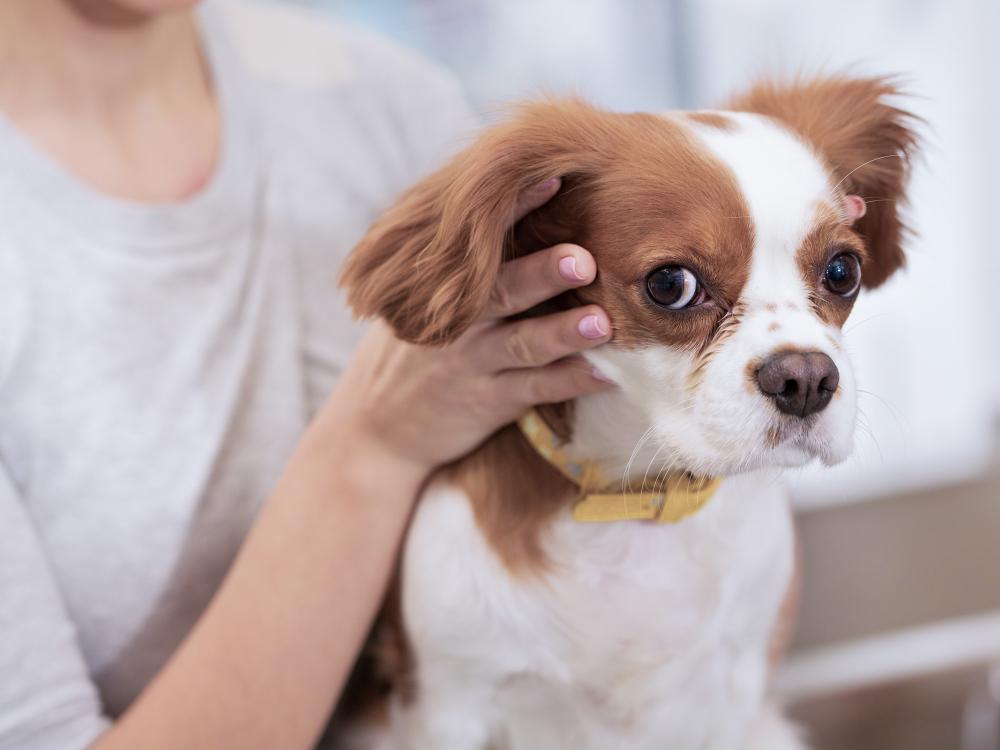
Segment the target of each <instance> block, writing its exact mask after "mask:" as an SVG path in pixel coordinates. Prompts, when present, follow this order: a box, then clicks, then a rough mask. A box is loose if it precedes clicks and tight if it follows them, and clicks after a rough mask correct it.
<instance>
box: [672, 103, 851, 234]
mask: <svg viewBox="0 0 1000 750" xmlns="http://www.w3.org/2000/svg"><path fill="white" fill-rule="evenodd" d="M684 119H685V120H687V121H688V122H689V123H690V124H691V127H692V128H693V129H694V131H695V133H696V136H697V138H698V140H699V141H700V143H701V144H702V145H703V146H704V147H705V148H707V149H708V150H709V151H710V152H711V154H712V155H713V156H714V157H715V158H716V159H718V160H719V161H720V162H722V163H723V164H724V165H725V166H726V167H727V168H728V169H729V171H730V172H731V173H732V175H733V177H734V178H735V180H736V182H737V184H738V185H739V187H740V190H741V192H742V193H743V200H744V201H745V202H746V204H747V207H748V208H749V210H750V214H751V219H752V221H753V224H754V231H755V234H756V239H757V242H756V245H757V247H758V248H762V249H771V250H774V249H777V248H782V249H785V250H787V251H788V252H790V253H794V252H795V250H796V248H797V247H798V245H799V243H800V242H801V240H802V239H803V238H804V237H805V236H806V235H807V234H808V232H809V231H810V229H811V228H812V226H813V225H814V223H815V221H816V217H817V214H818V213H819V212H821V211H824V210H833V192H834V186H833V185H832V184H831V175H830V173H829V172H828V171H827V169H826V168H825V167H824V166H823V164H822V162H821V161H820V159H819V158H818V157H817V156H816V155H815V154H814V153H813V152H812V151H811V150H810V149H809V147H808V146H807V145H806V144H805V143H804V142H803V141H801V140H800V139H799V138H797V137H796V136H795V135H794V134H792V133H791V132H789V131H788V130H786V129H784V128H783V127H781V126H780V125H779V124H778V123H776V122H774V121H773V120H771V119H769V118H767V117H762V116H760V115H754V114H750V113H745V112H724V113H723V112H718V113H716V112H703V113H691V114H688V115H686V116H684Z"/></svg>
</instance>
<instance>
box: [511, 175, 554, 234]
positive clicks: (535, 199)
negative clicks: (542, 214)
mask: <svg viewBox="0 0 1000 750" xmlns="http://www.w3.org/2000/svg"><path fill="white" fill-rule="evenodd" d="M561 186H562V180H560V179H559V178H558V177H552V178H550V179H548V180H545V182H539V183H538V184H537V185H534V186H533V187H530V188H528V189H527V190H525V191H524V192H523V193H521V195H519V196H518V199H517V204H516V205H515V206H514V217H513V220H512V221H511V223H512V224H516V223H517V222H519V221H520V220H521V219H523V218H524V217H525V216H527V215H528V214H530V213H531V212H532V211H534V210H535V209H536V208H540V207H541V206H544V205H545V204H546V203H548V202H549V199H550V198H552V196H553V195H555V194H556V193H558V192H559V188H560V187H561Z"/></svg>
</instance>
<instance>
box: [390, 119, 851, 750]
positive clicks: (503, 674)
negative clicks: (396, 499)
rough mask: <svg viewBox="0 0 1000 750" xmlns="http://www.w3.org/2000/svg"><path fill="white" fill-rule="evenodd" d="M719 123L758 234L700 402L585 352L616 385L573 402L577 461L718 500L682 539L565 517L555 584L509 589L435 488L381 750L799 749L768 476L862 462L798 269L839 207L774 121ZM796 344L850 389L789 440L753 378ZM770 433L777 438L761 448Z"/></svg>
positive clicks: (677, 368) (785, 562) (467, 511)
mask: <svg viewBox="0 0 1000 750" xmlns="http://www.w3.org/2000/svg"><path fill="white" fill-rule="evenodd" d="M726 116H727V117H736V119H737V122H738V127H736V128H734V129H729V130H719V129H714V128H711V127H700V126H695V125H689V126H688V127H690V128H691V129H692V133H693V134H695V135H696V137H698V138H700V139H701V140H702V142H703V144H704V145H705V147H706V148H707V149H709V150H710V151H711V152H712V153H713V154H714V155H715V156H716V157H717V158H718V159H719V160H720V161H721V162H723V163H724V164H726V165H727V166H728V167H729V168H730V169H731V170H732V172H733V174H734V176H735V178H736V180H737V183H738V184H739V186H740V188H741V190H742V191H743V193H744V197H745V200H746V203H747V206H748V207H749V210H750V213H751V215H752V219H753V222H754V226H755V232H756V245H755V247H754V250H753V258H752V263H751V268H750V275H749V278H748V281H747V284H746V286H745V288H744V291H743V294H742V297H741V299H740V300H739V308H740V309H741V310H742V313H741V314H742V322H741V323H740V325H739V327H738V329H737V330H736V332H735V333H734V334H733V336H732V337H730V338H729V339H728V340H727V341H726V342H725V343H724V344H723V345H722V346H721V348H720V349H719V351H718V352H717V353H716V355H715V356H714V358H713V359H712V361H711V363H710V364H709V366H708V367H707V369H706V370H705V372H704V374H703V377H702V379H701V380H700V381H698V382H697V384H696V385H695V386H692V384H691V375H692V371H693V369H694V367H695V364H696V360H695V357H694V356H693V355H691V354H687V353H682V352H678V351H674V350H671V349H668V348H666V347H650V348H646V349H643V350H638V351H635V350H632V351H625V350H621V349H617V348H615V347H614V346H606V347H602V348H600V349H598V350H595V351H593V352H591V353H589V354H588V357H589V358H590V359H591V360H592V361H593V362H594V363H595V364H597V365H598V366H599V367H600V368H601V369H602V370H603V371H604V372H605V373H606V374H608V375H609V376H610V377H611V378H612V379H614V380H615V381H617V383H618V384H619V388H618V389H617V390H615V391H613V392H607V393H603V394H600V395H597V396H592V397H588V398H584V399H580V400H579V401H578V402H577V409H576V421H575V425H574V438H573V442H572V444H571V446H570V449H571V450H572V451H574V452H576V453H578V454H579V455H580V456H586V457H598V458H600V459H601V460H603V461H604V462H605V464H606V465H607V466H608V467H610V469H611V471H613V472H614V473H615V475H618V474H621V476H622V477H623V478H628V479H629V480H631V481H636V480H641V479H642V478H644V477H645V478H647V479H648V480H653V479H655V477H656V475H657V474H659V473H660V472H662V471H666V470H670V469H677V468H683V469H688V470H692V471H695V472H698V473H704V474H711V475H722V476H725V477H726V479H725V480H724V482H723V484H722V487H721V489H720V490H719V492H718V493H717V495H716V496H715V497H714V498H713V499H712V500H711V502H710V503H709V504H708V505H707V506H706V507H705V508H704V509H703V510H702V511H700V512H699V513H698V514H696V515H695V516H693V517H691V518H689V519H687V520H685V521H683V522H681V523H678V524H674V525H657V524H652V523H647V522H619V523H608V524H581V523H577V522H575V521H573V520H572V518H571V517H570V515H569V512H568V510H567V511H566V512H565V513H563V515H561V516H560V517H558V518H557V520H556V521H555V522H554V523H553V525H552V526H551V528H549V529H548V530H547V531H546V533H545V537H544V548H545V551H546V552H547V554H548V556H549V559H550V561H551V567H550V568H549V569H548V571H547V572H546V573H544V574H541V575H539V576H538V577H530V576H529V577H516V576H512V575H511V573H510V572H509V571H508V570H507V569H506V568H505V567H504V565H503V564H502V563H501V561H500V560H499V559H498V558H497V557H496V556H495V554H494V553H493V551H492V550H491V548H490V546H489V544H488V542H487V541H486V540H485V539H484V538H483V536H482V534H481V533H480V532H479V530H478V528H477V526H476V524H475V521H474V518H473V516H472V511H471V508H470V505H469V502H468V498H466V497H464V496H463V495H462V494H460V493H459V492H458V491H456V490H455V489H453V488H451V487H449V486H447V485H444V484H436V485H433V486H432V487H431V488H430V489H429V490H428V491H427V493H426V495H425V497H424V498H423V499H422V501H421V503H420V505H419V507H418V510H417V512H416V516H415V518H414V521H413V527H412V529H411V531H410V535H409V538H408V541H407V544H406V549H405V553H404V558H403V611H404V617H405V621H406V624H407V628H408V634H409V637H410V644H411V646H412V648H413V650H414V653H415V658H416V664H417V677H418V680H417V681H418V690H417V698H416V701H415V702H414V703H412V704H409V705H402V704H397V705H395V706H394V708H393V712H394V714H393V722H392V731H391V733H390V734H388V735H386V736H385V737H383V740H382V741H383V742H384V743H385V744H384V745H383V747H386V748H390V747H395V748H408V749H414V750H431V749H433V750H481V749H483V748H487V747H490V748H495V749H496V750H504V749H508V748H509V749H511V750H536V749H542V748H544V749H545V750H559V749H560V748H566V749H567V750H568V749H569V748H572V749H573V750H587V749H588V748H594V749H597V748H600V749H602V750H603V749H606V748H629V749H630V750H643V749H644V748H650V750H652V749H653V748H656V749H657V750H664V749H665V748H670V749H671V750H744V749H745V750H795V749H796V748H801V747H804V746H803V745H802V744H801V741H800V740H799V738H798V737H797V736H796V735H795V733H794V732H793V731H792V730H791V729H790V728H789V726H788V724H787V723H786V722H785V721H784V720H783V719H782V718H781V716H780V714H779V713H777V712H776V711H775V710H774V709H773V708H772V707H771V706H769V705H768V703H767V701H766V699H765V684H766V676H767V647H768V641H769V637H770V634H771V629H772V627H773V625H774V621H775V617H776V614H777V612H778V608H779V605H780V602H781V600H782V597H783V595H784V593H785V591H786V588H787V585H788V582H789V576H790V573H791V567H792V534H791V525H790V521H789V511H788V506H787V503H786V501H785V498H784V497H783V493H782V490H781V488H780V485H779V484H778V481H777V478H778V475H777V469H775V468H774V467H777V466H786V465H800V464H802V463H804V462H806V461H808V460H812V459H813V458H816V457H819V458H821V459H823V460H824V461H827V462H834V461H837V460H839V459H841V458H843V457H844V456H845V455H846V454H847V452H848V451H849V449H850V443H851V438H852V432H853V425H854V419H855V414H854V409H855V404H854V382H853V376H852V373H851V368H850V363H849V362H848V361H847V359H846V357H845V355H844V353H843V347H842V346H841V345H840V343H839V342H840V331H839V330H838V329H836V328H834V327H832V326H829V325H827V324H825V323H823V322H822V321H821V320H820V319H819V318H818V317H817V316H816V315H815V314H814V313H813V311H812V310H811V308H810V305H809V297H808V295H809V290H808V289H807V288H806V282H805V281H804V280H803V279H802V277H801V275H800V272H799V268H798V265H797V263H796V257H795V255H796V250H797V249H798V247H799V245H800V243H801V241H802V239H803V238H804V237H805V235H806V233H807V232H808V230H809V228H810V225H811V222H813V221H814V219H815V217H816V215H817V209H818V207H820V206H822V205H824V204H826V205H830V206H831V207H836V206H838V205H839V201H838V198H837V196H836V194H835V193H836V186H833V185H831V184H830V180H829V178H828V176H827V173H826V172H825V171H824V169H823V167H822V165H821V164H820V162H819V161H818V160H817V159H816V157H815V156H814V155H813V154H812V153H810V151H809V150H808V149H807V148H806V147H805V146H804V145H803V144H802V143H800V142H799V141H798V140H796V139H795V138H794V137H793V136H792V135H790V134H789V133H787V132H785V131H784V130H782V129H781V128H779V127H778V126H776V125H775V124H773V123H771V122H770V121H768V120H766V119H764V118H760V117H755V116H751V115H739V116H733V115H731V114H728V113H727V115H726ZM775 320H780V324H781V326H780V329H779V330H778V331H775V332H771V331H769V327H770V324H771V323H772V322H774V321H775ZM787 345H792V346H796V347H799V348H803V349H813V350H817V351H822V352H825V353H826V354H828V355H829V356H830V357H831V358H832V359H833V360H834V361H835V363H836V364H837V366H838V368H839V369H840V373H841V386H840V392H839V394H838V395H837V397H836V398H834V400H833V401H832V402H831V403H830V405H829V406H828V407H827V409H826V410H825V411H823V412H821V413H820V414H818V415H815V416H814V417H810V418H808V419H806V420H802V421H801V423H799V424H797V425H792V423H793V422H794V420H789V419H788V418H785V417H783V416H782V415H780V414H779V413H778V412H777V410H776V408H775V407H774V404H773V403H772V402H771V401H770V400H769V399H768V398H766V397H765V396H764V395H762V394H761V393H760V392H759V391H757V390H756V388H754V387H752V386H753V384H752V383H749V382H748V376H747V368H748V365H749V364H750V363H751V362H753V361H754V360H759V359H762V358H764V357H766V356H767V355H768V354H769V353H771V352H773V351H775V350H776V349H778V348H779V347H782V346H787ZM776 425H782V426H783V428H782V429H783V432H782V433H781V436H782V439H781V442H780V444H778V445H773V444H769V443H768V441H767V436H768V434H769V431H771V432H773V429H774V427H775V426H776ZM790 425H791V426H790Z"/></svg>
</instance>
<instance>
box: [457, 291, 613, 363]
mask: <svg viewBox="0 0 1000 750" xmlns="http://www.w3.org/2000/svg"><path fill="white" fill-rule="evenodd" d="M610 338H611V323H610V322H609V321H608V316H607V313H605V312H604V311H603V310H602V309H601V308H599V307H597V306H596V305H588V306H586V307H578V308H574V309H572V310H566V311H565V312H559V313H553V314H552V315H544V316H542V317H539V318H527V319H525V320H518V321H514V322H512V323H507V324H505V325H502V326H499V327H497V328H494V329H492V330H490V331H488V332H486V333H484V334H483V335H482V336H481V338H480V339H479V341H478V342H477V344H476V346H477V348H478V349H479V351H480V356H481V358H482V361H484V362H488V363H489V365H490V368H491V369H492V370H494V371H498V370H513V369H518V368H523V367H539V366H541V365H547V364H549V363H550V362H555V361H556V360H559V359H563V358H564V357H568V356H569V355H571V354H576V353H578V352H581V351H583V350H585V349H590V348H592V347H594V346H598V345H600V344H603V343H605V342H606V341H608V339H610Z"/></svg>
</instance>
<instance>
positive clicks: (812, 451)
mask: <svg viewBox="0 0 1000 750" xmlns="http://www.w3.org/2000/svg"><path fill="white" fill-rule="evenodd" d="M841 442H842V441H838V440H834V439H832V438H831V437H830V436H829V435H828V434H826V433H825V431H822V430H819V429H812V430H809V431H807V432H804V433H803V434H802V435H800V436H798V437H796V438H794V439H791V440H788V441H787V442H785V443H782V444H781V445H778V446H777V447H776V448H775V449H774V451H773V455H774V458H775V465H776V466H780V467H781V468H784V469H795V468H799V467H801V466H805V465H806V464H808V463H811V462H812V461H815V460H817V459H818V460H819V461H820V462H821V463H822V464H823V465H824V466H836V465H837V464H839V463H841V462H843V461H844V460H846V459H847V457H848V456H849V455H850V453H851V446H850V444H849V443H848V444H846V445H841V444H840V443H841Z"/></svg>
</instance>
